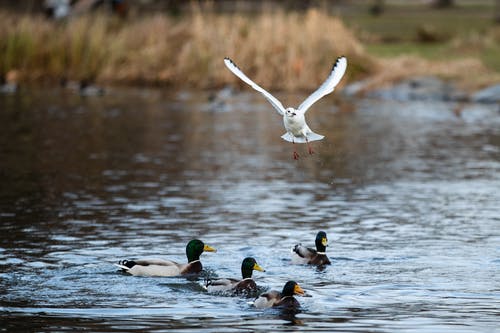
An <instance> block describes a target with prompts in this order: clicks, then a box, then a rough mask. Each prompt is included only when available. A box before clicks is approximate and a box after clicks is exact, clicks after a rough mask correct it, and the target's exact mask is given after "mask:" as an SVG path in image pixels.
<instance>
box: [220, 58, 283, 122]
mask: <svg viewBox="0 0 500 333" xmlns="http://www.w3.org/2000/svg"><path fill="white" fill-rule="evenodd" d="M224 63H225V64H226V67H227V68H229V70H230V71H231V72H233V74H234V75H236V76H237V77H239V78H240V79H241V80H243V82H245V83H246V84H248V85H250V86H251V87H252V88H254V89H255V90H257V91H258V92H260V93H261V94H262V95H264V97H265V98H266V99H267V100H268V101H269V103H271V104H272V106H273V107H274V108H275V109H276V111H278V113H279V114H280V115H283V114H284V113H285V108H284V107H283V104H281V102H280V101H278V100H277V99H276V98H275V97H274V96H273V95H271V94H270V93H268V92H267V91H265V90H264V89H263V88H261V87H260V86H259V85H258V84H256V83H255V82H253V81H252V80H250V79H249V78H248V76H246V75H245V73H243V72H242V71H241V69H239V68H238V66H236V64H235V63H234V62H233V61H232V60H231V59H229V58H224Z"/></svg>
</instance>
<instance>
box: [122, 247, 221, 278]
mask: <svg viewBox="0 0 500 333" xmlns="http://www.w3.org/2000/svg"><path fill="white" fill-rule="evenodd" d="M203 251H207V252H216V250H215V249H214V248H213V247H211V246H209V245H206V244H204V243H203V242H202V241H201V240H199V239H193V240H191V241H189V243H188V244H187V245H186V256H187V259H188V262H187V264H179V263H177V262H175V261H171V260H164V259H139V260H122V261H120V262H119V263H118V264H115V265H116V266H118V267H120V268H121V269H123V271H124V272H127V273H129V274H132V275H136V276H178V275H184V274H195V273H199V272H201V270H202V268H203V266H202V265H201V261H200V255H201V254H202V253H203Z"/></svg>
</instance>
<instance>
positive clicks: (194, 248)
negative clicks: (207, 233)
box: [186, 239, 217, 262]
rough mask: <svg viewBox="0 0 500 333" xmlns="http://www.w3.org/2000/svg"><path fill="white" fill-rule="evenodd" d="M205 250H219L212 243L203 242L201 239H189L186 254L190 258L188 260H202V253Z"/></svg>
mask: <svg viewBox="0 0 500 333" xmlns="http://www.w3.org/2000/svg"><path fill="white" fill-rule="evenodd" d="M203 251H207V252H216V251H217V250H216V249H214V248H213V247H211V246H210V245H207V244H205V243H203V242H202V241H201V240H199V239H193V240H191V241H189V243H188V244H187V245H186V256H187V258H188V262H191V261H195V260H200V255H201V254H202V253H203Z"/></svg>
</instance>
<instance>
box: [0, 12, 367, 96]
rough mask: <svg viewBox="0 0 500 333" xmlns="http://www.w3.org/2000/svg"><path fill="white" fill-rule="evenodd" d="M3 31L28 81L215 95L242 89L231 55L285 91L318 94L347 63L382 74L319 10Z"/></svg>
mask: <svg viewBox="0 0 500 333" xmlns="http://www.w3.org/2000/svg"><path fill="white" fill-rule="evenodd" d="M299 22H300V24H298V23H299ZM0 26H1V27H0V50H1V51H0V66H1V68H0V70H1V71H2V72H3V73H7V72H9V71H12V70H15V71H17V72H18V73H19V77H20V78H21V79H22V80H37V81H40V80H57V79H59V78H62V77H67V78H70V79H83V78H91V79H96V80H98V81H105V82H112V83H148V84H168V85H173V86H183V87H185V86H188V87H213V86H220V85H223V84H225V83H227V82H229V81H232V80H233V77H232V75H230V73H229V72H228V71H227V70H226V69H225V68H224V67H223V61H222V59H223V58H224V57H225V56H229V57H231V58H233V59H234V60H235V61H236V62H237V63H238V64H240V66H241V67H243V68H244V69H245V71H247V72H248V73H249V74H250V75H252V77H254V78H255V79H256V80H257V81H260V82H266V86H268V87H273V88H276V89H302V88H310V87H311V86H316V85H317V84H318V82H320V81H321V80H323V79H324V78H325V76H326V75H327V72H328V70H329V69H330V66H331V64H332V63H333V62H334V61H335V58H336V57H337V56H339V55H342V54H345V55H346V56H348V57H349V59H350V60H351V64H352V66H351V74H352V75H354V76H359V75H361V74H362V73H370V72H371V71H372V70H373V68H372V66H371V63H372V61H371V60H370V57H368V56H367V55H366V53H365V52H364V50H363V48H362V47H361V44H360V43H359V42H358V41H357V39H356V38H355V36H354V35H353V34H352V33H351V31H349V30H348V29H347V28H346V27H345V26H344V24H343V23H342V22H341V21H340V20H339V19H337V18H335V17H331V16H327V15H325V14H322V13H320V12H318V11H315V10H311V11H309V12H307V13H305V14H294V13H292V14H285V13H282V12H278V13H274V14H260V15H257V16H253V17H247V16H240V15H218V14H202V13H201V12H195V13H193V14H191V15H187V16H185V17H182V18H174V17H170V16H167V15H162V14H157V15H154V16H150V17H144V18H140V19H136V20H134V21H119V20H117V19H115V18H112V17H107V16H92V17H91V16H87V17H79V18H75V19H72V20H70V21H68V22H65V23H56V22H50V21H47V20H45V19H44V18H42V17H32V16H30V17H28V16H23V17H13V16H11V15H8V14H7V13H1V14H0Z"/></svg>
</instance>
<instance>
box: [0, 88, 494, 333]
mask: <svg viewBox="0 0 500 333" xmlns="http://www.w3.org/2000/svg"><path fill="white" fill-rule="evenodd" d="M210 95H211V93H210V92H194V91H193V92H170V91H167V92H166V91H162V90H154V89H148V90H146V89H125V88H123V89H119V88H115V89H112V90H109V91H108V92H107V93H106V94H105V95H104V96H88V97H81V96H78V95H74V94H72V93H69V92H66V91H62V90H58V89H44V90H29V89H26V90H24V91H21V92H19V93H17V94H14V95H0V144H1V146H0V147H1V150H0V177H1V184H2V186H1V187H0V218H1V224H0V232H1V234H2V237H1V238H0V254H1V257H0V269H1V270H0V290H1V293H0V313H1V319H0V322H1V326H2V330H4V331H19V332H59V331H74V330H82V331H83V330H88V331H95V332H144V331H150V332H153V331H154V332H167V331H168V332H191V331H204V332H248V331H255V332H269V331H314V332H318V331H327V332H333V331H342V332H436V331H440V332H443V331H449V332H493V331H495V330H498V323H499V318H500V317H499V316H500V280H499V279H498V277H499V276H500V211H499V207H500V206H499V203H500V190H499V189H500V114H499V112H498V110H497V108H496V106H491V105H490V106H488V105H476V104H464V105H461V106H460V107H461V112H460V113H457V112H456V108H457V105H455V104H453V103H438V102H432V103H430V102H417V101H415V102H411V103H400V102H391V101H380V100H373V99H359V100H343V99H340V100H339V99H336V97H328V98H325V99H323V100H322V101H321V102H319V103H318V104H317V105H315V106H314V107H313V108H312V109H311V110H310V111H309V112H308V114H307V115H308V122H309V125H310V127H311V128H312V129H313V130H314V131H316V132H317V133H319V134H322V135H325V139H324V140H322V141H319V142H314V143H313V147H314V150H315V154H314V155H309V154H308V153H307V149H306V146H305V145H297V150H298V152H299V154H300V155H301V157H300V159H299V160H298V161H294V160H293V158H292V152H293V145H292V144H291V143H288V142H285V141H283V140H282V139H281V138H280V136H281V135H282V134H283V133H284V129H283V125H282V121H281V118H280V116H279V115H278V114H277V113H276V112H275V111H273V109H272V107H270V105H269V104H268V103H267V102H266V101H265V100H264V99H263V98H262V97H261V96H260V95H258V94H255V93H253V92H249V93H247V92H238V93H235V94H232V95H228V96H226V97H225V98H216V99H215V101H214V100H212V99H211V98H210ZM279 97H280V99H282V100H283V101H284V102H285V101H288V102H285V103H284V104H291V105H293V104H298V102H299V101H300V100H301V98H302V97H304V96H294V95H291V94H290V95H285V94H281V95H279ZM319 230H324V231H325V232H326V233H327V235H328V238H329V247H328V248H327V254H328V255H329V257H330V260H331V261H332V265H330V266H327V267H324V268H323V269H317V268H314V267H309V266H303V265H291V262H290V249H291V248H292V247H293V245H294V244H296V243H299V242H301V243H302V244H304V245H307V246H313V245H314V237H315V235H316V233H317V232H318V231H319ZM193 238H200V239H202V240H203V241H204V242H205V243H207V244H210V245H211V246H213V247H215V248H217V250H218V251H217V253H204V254H203V255H202V257H201V260H202V262H203V265H204V268H205V270H206V271H207V274H212V275H213V276H219V277H239V276H240V274H241V273H240V265H241V261H242V259H243V258H244V257H247V256H252V257H254V258H256V260H257V262H258V263H259V264H260V266H262V267H263V268H265V269H266V272H255V273H254V278H255V280H256V282H257V284H258V285H259V286H260V287H261V288H262V290H268V289H276V290H281V288H282V287H283V285H284V283H285V282H286V281H287V280H295V281H297V282H298V283H299V284H300V285H301V287H302V288H303V289H304V290H305V291H306V293H307V294H308V296H310V297H297V299H298V300H299V302H300V303H301V305H302V308H301V311H300V312H297V313H293V314H290V313H283V312H280V311H275V310H257V309H255V308H253V307H252V305H251V304H250V303H251V301H252V300H253V298H245V297H228V296H225V295H220V294H215V295H214V294H209V293H207V292H205V290H204V289H203V288H202V285H203V283H204V280H203V278H202V277H200V278H199V279H185V278H181V277H173V278H164V277H163V278H161V277H135V276H129V275H126V274H123V273H121V272H119V270H118V269H117V268H116V267H114V266H113V263H117V262H118V261H119V260H122V259H133V258H140V257H159V258H169V259H173V260H176V261H180V262H185V260H186V257H185V254H184V253H185V246H186V243H187V242H188V241H189V240H190V239H193Z"/></svg>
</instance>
